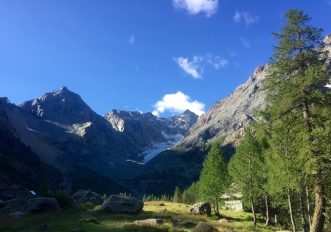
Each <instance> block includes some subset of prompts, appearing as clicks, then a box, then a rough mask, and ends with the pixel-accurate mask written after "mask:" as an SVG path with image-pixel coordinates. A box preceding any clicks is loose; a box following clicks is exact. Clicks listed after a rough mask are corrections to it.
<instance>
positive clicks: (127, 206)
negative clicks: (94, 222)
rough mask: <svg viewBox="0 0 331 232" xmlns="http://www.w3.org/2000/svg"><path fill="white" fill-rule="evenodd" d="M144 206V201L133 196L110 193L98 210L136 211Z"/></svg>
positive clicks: (113, 211)
mask: <svg viewBox="0 0 331 232" xmlns="http://www.w3.org/2000/svg"><path fill="white" fill-rule="evenodd" d="M143 207H144V203H143V202H142V201H141V200H139V199H137V198H134V197H126V196H120V195H111V196H110V197H109V198H108V199H106V200H105V201H104V202H103V203H102V205H101V206H100V208H99V211H104V212H110V213H129V214H131V213H137V212H139V211H141V210H142V209H143Z"/></svg>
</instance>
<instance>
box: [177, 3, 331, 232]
mask: <svg viewBox="0 0 331 232" xmlns="http://www.w3.org/2000/svg"><path fill="white" fill-rule="evenodd" d="M286 18H287V24H286V25H284V26H283V27H282V30H281V33H279V34H278V33H275V34H274V37H275V38H276V39H277V40H278V43H277V45H276V46H275V47H274V55H273V57H272V60H271V65H270V66H268V76H267V78H266V82H265V83H264V88H263V91H265V92H266V93H267V99H266V100H267V106H266V109H265V110H263V111H261V112H257V115H256V117H255V118H256V121H255V123H254V125H252V126H251V127H250V128H246V131H245V135H244V137H243V138H242V140H241V142H240V144H239V145H238V146H237V148H236V153H235V155H234V156H233V157H232V158H231V160H230V162H229V163H228V164H226V163H225V162H224V159H223V157H222V154H221V152H220V149H219V148H220V145H219V144H216V143H215V144H213V145H212V146H211V148H210V151H209V153H208V155H207V157H206V159H205V161H204V164H203V169H202V172H201V175H200V179H199V183H194V184H193V185H192V186H191V187H190V188H188V189H186V190H184V191H183V192H181V191H180V189H179V188H176V191H175V194H174V196H173V199H172V200H174V201H177V202H184V203H188V204H191V203H194V202H196V201H197V200H207V201H209V202H211V203H212V204H213V208H214V211H215V214H216V215H220V212H219V202H220V198H221V196H222V195H223V194H224V193H225V192H227V191H229V186H230V184H231V183H234V184H235V186H237V188H238V189H239V191H240V192H241V194H242V196H243V201H244V203H245V205H246V206H248V207H249V210H250V211H251V212H252V214H253V223H254V225H255V224H256V222H257V219H256V214H257V213H260V214H261V215H262V216H263V217H264V218H265V223H266V225H268V224H269V223H271V222H272V223H277V224H282V225H284V226H285V227H291V228H292V231H298V230H302V231H310V232H321V231H323V228H324V226H325V224H326V223H330V220H331V219H330V218H331V213H330V207H331V206H330V205H331V91H330V89H329V88H327V87H326V86H327V85H328V83H329V82H330V67H327V66H326V60H327V57H328V54H326V53H325V52H323V51H322V50H321V49H320V47H319V46H320V44H321V40H322V38H321V33H322V30H321V29H318V28H315V27H313V26H311V25H310V18H309V16H307V15H306V14H304V12H302V11H299V10H296V9H293V10H290V11H289V12H287V13H286ZM232 186H233V184H232ZM271 218H272V220H271Z"/></svg>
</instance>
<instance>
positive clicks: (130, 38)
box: [129, 35, 136, 45]
mask: <svg viewBox="0 0 331 232" xmlns="http://www.w3.org/2000/svg"><path fill="white" fill-rule="evenodd" d="M135 43H136V37H135V36H134V35H131V36H130V37H129V44H130V45H133V44H135Z"/></svg>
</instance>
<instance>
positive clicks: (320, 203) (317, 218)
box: [310, 180, 325, 232]
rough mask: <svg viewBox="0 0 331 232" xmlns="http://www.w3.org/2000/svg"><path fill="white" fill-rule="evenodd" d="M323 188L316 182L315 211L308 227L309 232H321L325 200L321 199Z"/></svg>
mask: <svg viewBox="0 0 331 232" xmlns="http://www.w3.org/2000/svg"><path fill="white" fill-rule="evenodd" d="M323 194H324V186H323V184H322V183H321V182H320V181H319V180H317V181H316V184H315V209H314V216H313V220H312V223H311V227H310V232H322V231H323V228H324V221H325V216H324V208H325V199H324V197H323Z"/></svg>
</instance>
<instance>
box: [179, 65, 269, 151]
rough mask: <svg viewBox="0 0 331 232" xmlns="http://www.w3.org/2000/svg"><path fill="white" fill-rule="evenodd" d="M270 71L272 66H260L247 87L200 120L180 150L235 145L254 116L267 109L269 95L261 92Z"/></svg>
mask: <svg viewBox="0 0 331 232" xmlns="http://www.w3.org/2000/svg"><path fill="white" fill-rule="evenodd" d="M268 68H269V66H268V65H261V66H259V67H258V68H256V69H255V71H254V73H253V75H252V76H250V77H249V79H248V81H247V82H246V83H244V84H243V85H240V86H239V87H238V88H237V89H236V90H235V91H234V92H233V93H232V94H230V95H229V96H228V97H226V98H224V99H222V100H220V101H218V102H216V103H215V104H214V105H213V107H212V108H211V109H210V110H208V112H207V113H205V114H204V115H202V116H201V117H199V119H198V121H197V123H196V124H195V125H194V126H193V127H192V128H191V130H190V131H189V133H188V134H187V135H186V136H185V138H183V139H182V140H181V141H180V142H179V143H178V144H177V145H176V147H177V148H184V149H190V148H191V147H192V146H203V145H204V144H206V143H208V142H210V141H212V140H215V139H219V138H225V143H232V142H235V141H236V140H237V139H236V138H237V137H238V136H240V134H242V131H243V128H245V127H246V126H247V125H249V124H250V123H251V122H253V121H254V120H255V119H254V113H255V112H256V111H257V110H260V109H262V108H263V107H264V104H265V101H264V99H265V93H264V92H263V91H260V90H261V86H262V85H263V82H264V81H265V79H266V74H267V70H268Z"/></svg>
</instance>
